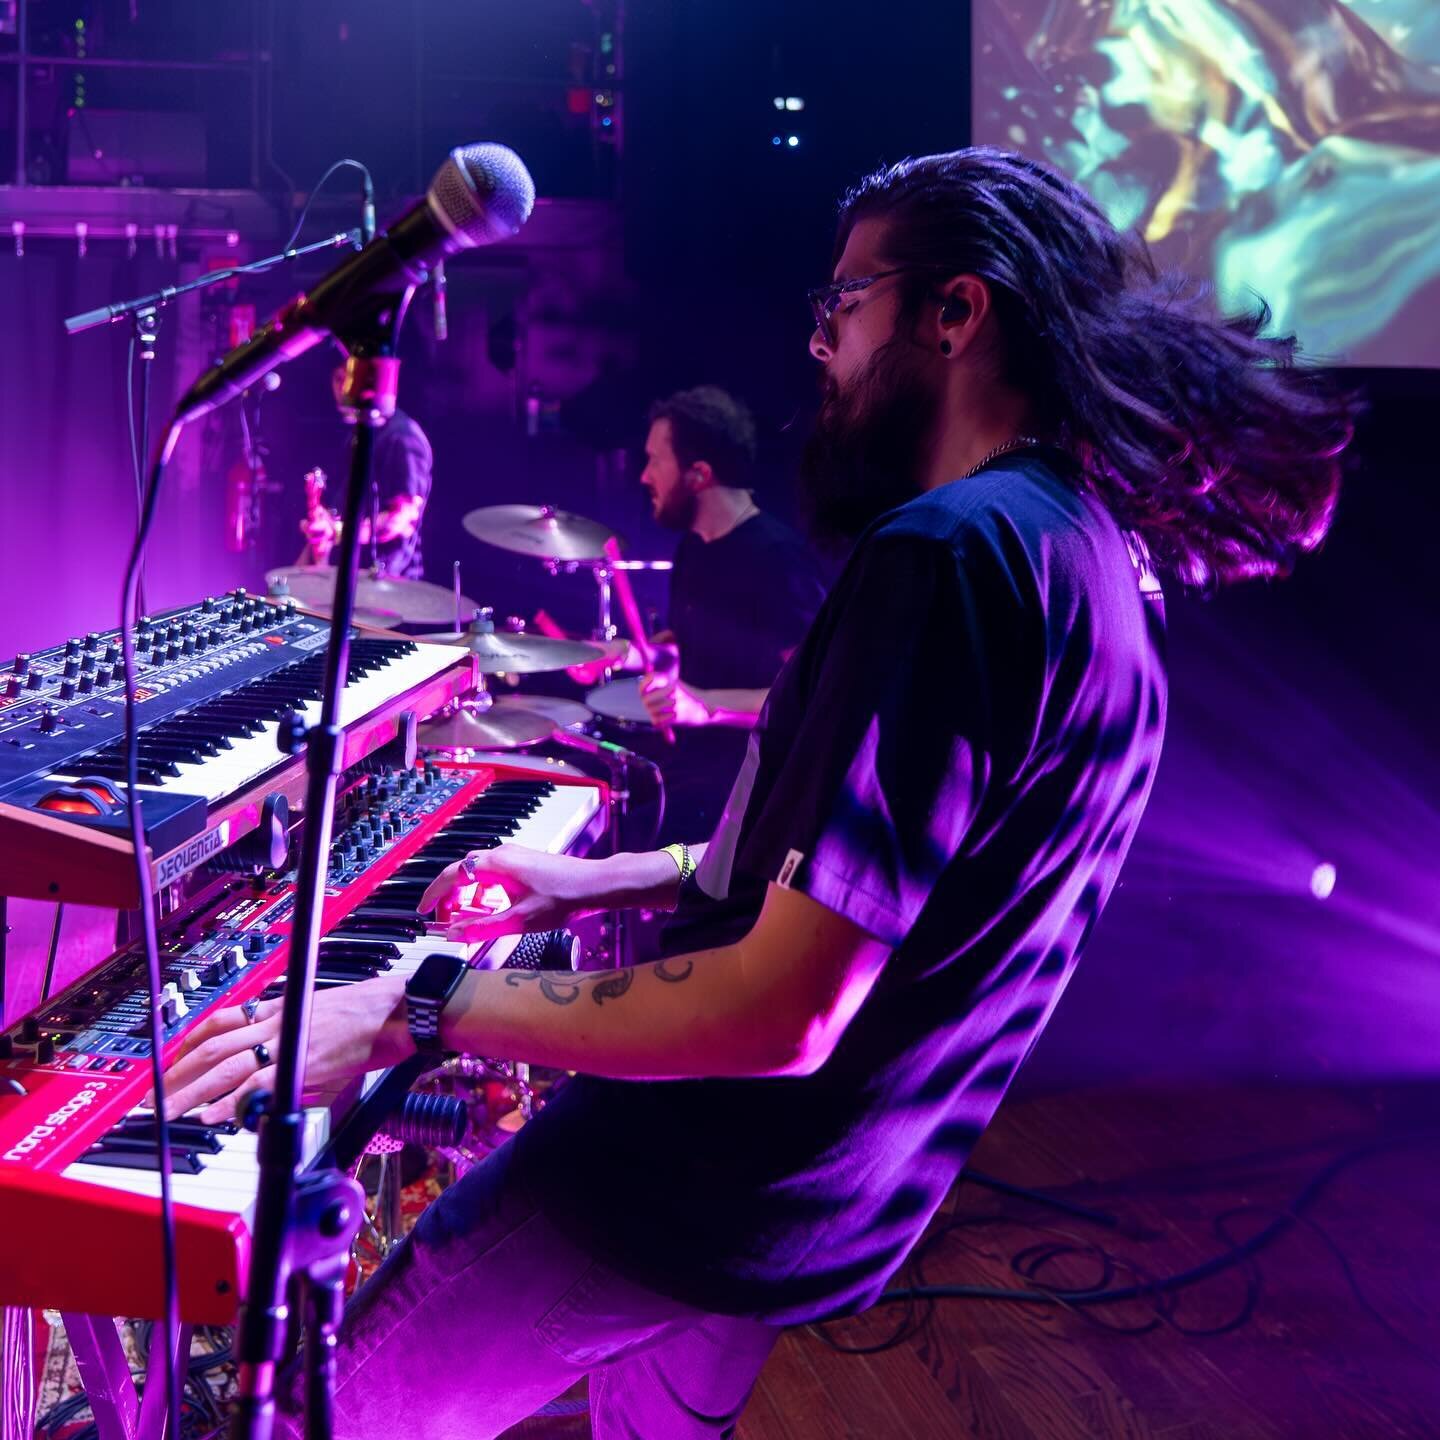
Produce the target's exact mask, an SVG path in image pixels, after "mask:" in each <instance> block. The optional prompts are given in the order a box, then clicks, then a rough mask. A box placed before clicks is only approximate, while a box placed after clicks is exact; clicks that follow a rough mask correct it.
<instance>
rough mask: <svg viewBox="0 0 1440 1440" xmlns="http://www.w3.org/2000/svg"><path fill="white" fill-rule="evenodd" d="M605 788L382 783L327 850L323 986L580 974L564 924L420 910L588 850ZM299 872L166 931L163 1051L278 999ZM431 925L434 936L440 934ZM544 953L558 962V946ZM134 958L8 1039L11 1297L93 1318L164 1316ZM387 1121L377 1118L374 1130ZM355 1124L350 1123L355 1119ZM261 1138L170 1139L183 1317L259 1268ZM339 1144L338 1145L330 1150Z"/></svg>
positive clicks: (347, 1104)
mask: <svg viewBox="0 0 1440 1440" xmlns="http://www.w3.org/2000/svg"><path fill="white" fill-rule="evenodd" d="M606 803H607V795H606V790H605V787H604V786H603V785H602V784H600V783H599V782H596V781H592V780H587V779H583V778H578V777H574V776H568V775H560V774H557V775H554V776H551V777H547V776H544V775H539V774H537V773H536V772H534V771H533V770H528V769H520V768H510V767H505V766H500V765H461V764H445V765H439V766H437V765H433V764H430V765H426V766H425V767H424V768H423V769H419V770H409V771H404V772H400V773H389V774H379V775H376V774H372V775H370V776H368V777H366V778H364V779H363V780H361V781H360V782H359V783H358V784H357V785H355V786H354V787H353V788H352V789H351V790H350V791H349V792H348V794H347V795H346V796H345V798H344V800H343V801H342V802H341V804H342V808H341V810H340V811H339V813H338V814H337V818H336V827H335V832H334V834H335V838H334V841H333V844H332V847H331V851H330V856H329V870H328V875H327V883H326V892H325V900H324V909H323V920H322V925H321V935H322V939H321V943H320V947H319V967H318V972H317V977H316V984H317V986H320V987H325V988H331V987H335V986H343V985H348V984H354V983H356V982H358V981H361V980H365V979H368V978H370V977H372V976H375V975H379V974H405V973H409V972H411V971H413V970H414V969H415V968H416V967H417V966H418V965H419V964H420V961H421V960H422V959H423V958H424V957H425V956H426V955H428V954H432V953H435V952H437V951H444V952H447V953H451V954H458V955H461V956H462V957H463V958H465V959H466V960H468V961H469V962H470V963H472V964H478V965H482V966H485V967H489V968H495V967H498V966H500V965H502V964H506V963H521V964H526V965H529V966H531V967H534V966H537V965H546V964H547V963H553V964H561V965H573V963H574V953H573V946H572V945H570V944H569V943H567V940H566V938H565V937H564V935H563V932H562V934H561V935H560V936H554V937H549V939H548V940H543V941H541V940H537V937H530V936H527V937H506V939H504V940H501V941H494V942H486V943H477V944H464V943H461V942H456V941H451V940H449V939H447V938H445V936H444V934H443V927H439V926H434V923H433V921H431V920H430V919H428V918H427V917H422V916H420V915H419V914H418V913H417V912H416V910H415V905H416V903H417V902H418V900H419V898H420V896H421V894H422V893H423V892H424V889H425V887H426V886H427V885H428V884H429V883H430V881H431V880H432V879H433V878H434V877H435V876H436V875H438V874H439V872H440V871H441V869H443V868H444V866H446V865H448V864H450V863H452V862H453V861H455V860H457V859H459V858H461V857H462V856H463V855H464V854H466V852H467V851H469V850H474V849H484V848H487V847H490V846H494V845H497V844H500V843H502V842H504V841H507V840H510V841H514V842H516V843H520V844H525V845H530V846H534V847H536V848H539V849H544V850H548V851H550V852H551V853H561V852H567V853H584V852H585V851H586V850H588V849H589V848H590V847H591V845H593V844H594V843H595V841H596V839H597V838H598V837H599V836H600V835H601V833H602V832H603V830H604V825H605V810H606ZM295 899H296V888H295V876H294V874H293V873H284V874H279V875H272V876H271V877H269V878H268V879H264V880H254V881H245V880H238V879H237V880H233V881H229V882H224V883H222V884H220V885H219V887H218V890H217V893H216V894H215V895H214V896H213V897H212V898H211V899H209V900H208V901H207V902H205V903H203V904H202V906H201V908H200V909H199V910H198V911H197V912H196V913H195V914H194V915H192V916H191V917H190V918H189V919H188V920H187V921H186V922H185V923H184V924H182V925H180V926H178V927H177V928H176V929H175V930H174V931H173V932H170V933H167V934H166V935H165V936H164V937H163V941H162V949H161V961H162V972H163V976H162V978H163V991H162V1000H161V1005H162V1017H163V1020H164V1035H165V1041H164V1054H165V1056H166V1058H167V1060H168V1059H170V1058H173V1055H174V1052H175V1051H176V1049H177V1048H178V1047H179V1045H180V1044H181V1043H182V1042H183V1039H184V1037H185V1034H186V1032H187V1031H188V1030H189V1029H190V1028H191V1027H192V1026H194V1025H195V1024H197V1023H199V1021H200V1020H201V1019H203V1017H204V1016H206V1015H207V1014H209V1013H211V1012H212V1011H214V1010H216V1009H219V1008H222V1007H229V1006H235V1005H238V1004H242V1003H243V1002H244V1001H246V1000H248V999H250V998H252V997H255V996H260V995H264V994H273V993H276V990H277V985H278V982H280V981H281V980H282V978H283V975H284V970H285V965H286V962H287V958H288V946H289V936H290V925H291V920H292V917H293V910H294V904H295ZM432 928H434V930H435V931H436V933H433V934H432V933H431V930H432ZM547 951H548V955H547V953H546V952H547ZM147 1015H148V991H147V988H146V980H145V965H144V956H143V954H142V953H141V952H140V951H139V950H138V949H137V948H134V947H131V948H126V949H124V950H121V951H120V952H119V953H118V954H116V955H115V956H113V957H112V958H111V959H110V960H109V961H107V962H105V963H104V964H103V965H102V966H100V967H99V968H98V969H97V970H95V971H93V972H91V973H90V974H89V975H87V976H85V977H84V978H83V979H82V980H80V981H78V982H77V983H75V984H73V985H71V986H70V987H68V988H67V989H66V990H64V991H62V992H61V993H59V994H57V995H55V996H53V997H52V998H51V999H49V1000H48V1001H47V1002H46V1003H45V1004H43V1005H42V1006H41V1007H40V1008H39V1009H38V1010H37V1011H35V1012H34V1013H32V1014H31V1015H29V1016H27V1017H25V1018H24V1019H23V1020H21V1021H20V1022H19V1023H18V1024H16V1025H13V1026H11V1027H10V1028H8V1029H6V1030H4V1031H3V1032H0V1229H3V1231H4V1233H5V1235H6V1236H7V1237H8V1239H7V1244H6V1246H5V1247H4V1250H3V1253H0V1303H4V1304H23V1305H45V1306H53V1307H55V1308H57V1309H61V1310H66V1311H78V1312H84V1313H88V1314H95V1315H141V1316H156V1315H159V1314H160V1313H161V1309H162V1296H161V1278H160V1277H161V1273H162V1270H161V1231H160V1218H159V1214H160V1207H159V1175H158V1170H157V1168H156V1167H157V1164H158V1161H157V1150H156V1135H155V1127H154V1123H153V1116H152V1115H151V1114H150V1112H149V1111H147V1110H146V1109H144V1107H143V1104H142V1102H143V1100H144V1097H145V1095H146V1094H147V1093H148V1091H149V1088H150V1079H149V1068H150V1067H149V1057H150V1044H149V1040H148V1038H147V1037H148V1021H147ZM384 1079H385V1077H384V1075H383V1074H376V1075H372V1076H370V1077H367V1078H366V1081H365V1082H364V1083H363V1084H360V1085H357V1086H356V1087H353V1089H352V1091H351V1092H348V1093H347V1095H346V1096H344V1097H342V1098H341V1100H340V1101H339V1102H337V1104H336V1105H335V1107H333V1108H331V1109H324V1110H317V1111H315V1112H312V1113H311V1115H310V1116H309V1120H308V1125H307V1134H306V1153H307V1159H309V1158H312V1157H317V1156H323V1157H324V1158H325V1159H327V1160H329V1161H331V1162H335V1163H345V1162H346V1161H348V1160H351V1159H353V1157H354V1156H355V1155H356V1154H358V1153H359V1150H361V1149H363V1146H364V1142H365V1139H368V1134H367V1135H365V1136H363V1137H362V1138H361V1139H360V1140H359V1142H358V1144H357V1142H356V1140H355V1138H354V1135H353V1134H351V1135H350V1136H349V1138H348V1139H347V1140H346V1142H345V1144H344V1145H343V1146H341V1147H340V1149H339V1151H338V1159H337V1150H336V1145H335V1133H336V1131H337V1129H339V1128H343V1127H344V1126H345V1125H346V1124H348V1123H349V1122H350V1119H351V1117H352V1116H353V1114H354V1112H355V1111H356V1110H357V1109H359V1108H360V1107H362V1106H363V1104H364V1102H365V1099H366V1097H367V1095H370V1094H372V1093H373V1092H375V1091H376V1090H377V1088H378V1087H380V1086H381V1085H382V1084H383V1082H384ZM383 1119H384V1114H383V1112H382V1113H381V1114H380V1115H379V1116H378V1117H376V1118H375V1119H374V1120H373V1121H372V1123H371V1129H372V1130H373V1129H374V1128H375V1126H376V1125H378V1124H379V1123H381V1122H382V1121H383ZM352 1129H353V1127H352ZM255 1140H256V1137H255V1136H254V1135H253V1134H251V1133H250V1132H249V1131H246V1130H244V1129H239V1128H237V1127H235V1126H205V1125H202V1124H199V1123H198V1122H193V1121H182V1122H180V1123H179V1124H178V1125H177V1126H176V1127H175V1128H174V1130H173V1132H172V1136H171V1151H172V1161H173V1164H174V1171H175V1174H174V1195H175V1199H176V1202H177V1203H176V1217H177V1238H178V1246H179V1251H178V1258H179V1270H180V1278H181V1310H182V1315H183V1317H184V1318H185V1320H186V1321H187V1322H190V1323H196V1324H220V1323H226V1322H228V1321H229V1320H231V1319H233V1316H234V1312H235V1307H236V1304H237V1300H238V1297H239V1295H240V1293H241V1289H242V1284H243V1279H244V1276H245V1275H246V1273H247V1271H248V1263H249V1236H250V1224H251V1220H252V1216H253V1209H254V1203H255V1186H256V1178H257V1174H258V1170H257V1162H256V1158H255ZM327 1141H328V1145H327Z"/></svg>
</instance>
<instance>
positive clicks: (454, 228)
mask: <svg viewBox="0 0 1440 1440" xmlns="http://www.w3.org/2000/svg"><path fill="white" fill-rule="evenodd" d="M534 204H535V182H534V181H533V180H532V179H531V178H530V172H529V171H528V170H526V168H525V165H524V162H523V161H522V160H521V159H520V157H519V156H518V155H517V154H515V152H514V151H513V150H509V149H507V148H506V147H505V146H504V145H466V146H464V147H462V148H461V149H458V150H452V151H451V152H450V155H449V158H448V159H447V160H446V161H445V163H444V164H443V165H442V166H441V167H440V169H439V170H438V171H437V172H436V174H435V178H434V180H432V181H431V182H430V189H429V190H428V191H427V192H426V194H425V198H424V199H423V200H421V201H420V202H418V203H417V204H416V205H414V206H412V207H411V208H410V209H409V210H407V211H406V212H405V214H404V215H402V216H401V217H400V218H399V219H398V220H396V221H395V223H394V224H393V225H391V226H390V227H389V229H387V230H386V231H385V233H384V234H383V235H378V236H377V237H376V238H375V239H374V240H372V241H371V242H370V243H369V244H368V245H367V246H366V247H365V248H364V249H363V250H361V251H360V252H359V254H357V255H352V256H350V258H349V259H347V260H344V261H342V262H341V263H340V264H339V265H337V266H336V267H335V269H333V270H332V271H331V272H330V273H329V274H328V275H327V276H326V277H325V278H324V279H323V280H321V281H320V282H319V284H317V285H316V286H315V287H314V288H313V289H311V290H310V291H309V292H308V293H307V294H304V295H301V296H300V297H299V298H298V299H296V300H293V301H292V302H291V303H290V304H289V305H287V306H286V307H285V308H284V309H283V310H281V311H280V313H279V314H278V315H277V316H276V317H275V318H274V319H273V320H272V321H271V322H270V323H269V324H268V325H266V326H265V327H264V328H263V329H262V330H258V331H256V333H255V335H254V337H253V338H252V339H250V340H247V341H246V342H245V343H244V344H243V345H239V346H237V347H236V348H235V349H234V350H232V351H231V352H230V353H229V354H228V355H227V356H226V357H225V358H224V359H223V360H222V361H221V362H220V363H219V365H217V366H215V367H214V368H212V369H209V370H207V371H206V372H205V373H204V374H203V375H201V377H200V378H199V379H198V380H197V381H196V382H195V383H194V384H193V385H192V386H191V387H190V389H189V390H188V391H187V392H186V394H185V397H184V398H183V399H182V400H181V401H180V404H179V405H178V406H177V407H176V411H175V423H176V424H177V425H179V424H184V423H186V422H188V421H190V420H194V419H196V418H197V417H198V416H200V415H205V414H207V413H208V412H209V411H211V410H213V409H215V407H216V406H217V405H223V404H225V402H226V401H227V400H232V399H234V397H235V396H236V395H238V394H240V392H241V391H242V390H246V389H248V388H249V387H250V386H251V385H253V384H254V383H255V382H256V381H257V380H258V379H260V377H261V376H262V375H264V374H266V373H267V372H268V371H270V370H273V369H274V368H275V367H276V366H277V365H280V364H283V363H284V362H285V361H286V360H293V359H294V358H295V357H296V356H297V355H303V354H304V353H305V352H306V351H307V350H309V349H310V348H311V347H312V346H314V345H316V344H318V343H319V342H320V341H321V340H322V339H323V338H324V337H325V336H326V335H327V334H330V333H332V332H333V331H335V330H336V329H337V328H339V327H342V326H343V325H344V324H345V322H346V321H347V320H348V319H349V318H350V317H351V316H352V315H354V314H357V313H358V312H359V311H360V310H361V309H363V307H364V306H365V305H366V303H367V302H369V301H371V300H373V299H374V297H376V296H377V295H384V294H387V293H393V292H397V291H399V290H402V289H404V288H405V287H407V286H411V285H418V284H420V283H422V282H423V281H424V280H425V278H426V275H427V273H428V271H429V269H430V267H431V266H432V265H434V264H435V263H436V262H437V261H442V260H444V259H445V258H446V256H448V255H454V254H457V253H458V252H459V251H461V250H469V249H472V248H473V247H475V246H477V245H489V244H492V243H493V242H494V241H496V240H504V239H505V238H506V237H507V236H510V235H513V234H515V232H516V231H517V230H519V228H520V227H521V226H522V225H523V224H524V223H525V221H526V220H527V219H528V218H529V216H530V211H531V209H532V208H533V207H534Z"/></svg>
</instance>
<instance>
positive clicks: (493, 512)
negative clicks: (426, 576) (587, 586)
mask: <svg viewBox="0 0 1440 1440" xmlns="http://www.w3.org/2000/svg"><path fill="white" fill-rule="evenodd" d="M461 524H463V525H464V526H465V529H466V530H467V531H468V532H469V533H470V534H471V535H473V536H474V537H475V538H476V539H477V540H483V541H484V542H485V543H486V544H487V545H498V546H499V547H500V549H502V550H511V551H513V552H514V553H515V554H517V555H533V556H534V557H535V558H536V559H537V560H600V559H603V558H604V555H605V542H606V541H607V540H609V539H611V538H612V533H613V532H612V531H610V530H609V529H608V528H607V527H606V526H604V525H601V524H600V523H599V522H598V521H596V520H587V519H586V518H585V517H584V516H583V515H572V514H570V513H569V512H568V511H566V510H557V509H555V507H554V506H553V505H486V506H484V507H483V508H482V509H479V510H472V511H471V512H470V513H469V514H468V515H467V516H466V517H465V518H464V520H463V521H461Z"/></svg>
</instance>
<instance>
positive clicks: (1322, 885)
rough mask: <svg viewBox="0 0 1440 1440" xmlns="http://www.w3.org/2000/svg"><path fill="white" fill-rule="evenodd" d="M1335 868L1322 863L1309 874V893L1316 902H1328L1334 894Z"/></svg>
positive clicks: (1325, 862)
mask: <svg viewBox="0 0 1440 1440" xmlns="http://www.w3.org/2000/svg"><path fill="white" fill-rule="evenodd" d="M1335 880H1336V874H1335V867H1334V866H1333V865H1332V864H1331V863H1330V862H1329V861H1328V860H1326V861H1323V862H1322V863H1321V864H1319V865H1317V866H1316V867H1315V868H1314V869H1313V870H1312V871H1311V872H1310V893H1311V894H1312V895H1313V896H1314V897H1315V898H1316V899H1317V900H1328V899H1329V898H1330V897H1331V896H1332V895H1333V894H1334V893H1335Z"/></svg>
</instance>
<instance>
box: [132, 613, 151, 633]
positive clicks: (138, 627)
mask: <svg viewBox="0 0 1440 1440" xmlns="http://www.w3.org/2000/svg"><path fill="white" fill-rule="evenodd" d="M154 626H155V622H154V621H153V620H152V619H151V618H150V617H149V616H148V615H142V616H141V617H140V618H139V619H138V620H137V621H136V622H135V633H136V634H137V635H148V634H149V633H150V631H151V630H152V629H153V628H154Z"/></svg>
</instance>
